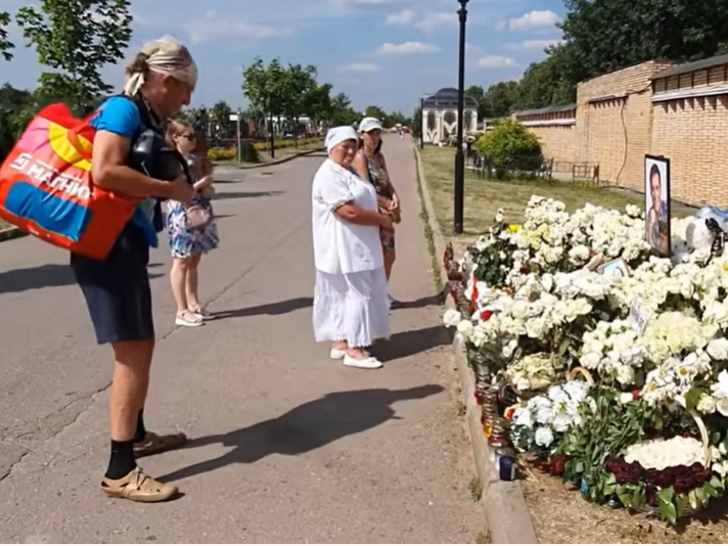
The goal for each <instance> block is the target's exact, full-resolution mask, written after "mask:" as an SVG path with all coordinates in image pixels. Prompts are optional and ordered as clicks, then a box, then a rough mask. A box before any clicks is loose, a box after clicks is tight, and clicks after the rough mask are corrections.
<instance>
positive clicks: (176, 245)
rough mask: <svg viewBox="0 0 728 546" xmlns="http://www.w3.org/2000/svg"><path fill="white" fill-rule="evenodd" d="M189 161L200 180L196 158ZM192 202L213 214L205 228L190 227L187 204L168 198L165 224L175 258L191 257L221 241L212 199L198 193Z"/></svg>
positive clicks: (208, 249) (215, 246)
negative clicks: (188, 225)
mask: <svg viewBox="0 0 728 546" xmlns="http://www.w3.org/2000/svg"><path fill="white" fill-rule="evenodd" d="M188 163H189V164H190V172H191V173H192V176H193V178H194V180H195V181H197V180H199V179H200V178H201V177H200V174H199V169H195V158H194V157H191V158H190V159H189V160H188ZM190 204H191V205H202V206H204V207H205V208H207V209H208V210H209V211H210V214H211V215H212V220H211V221H210V222H208V223H207V225H206V226H205V227H203V228H199V229H188V228H187V214H186V212H185V209H186V207H185V205H184V204H182V203H180V202H179V201H175V200H173V199H170V200H168V201H167V214H166V217H165V225H166V226H167V233H168V234H169V249H170V252H171V254H172V257H173V258H189V257H190V256H193V255H195V254H204V253H207V252H209V251H210V250H212V249H214V248H217V246H218V244H219V242H220V238H219V236H218V233H217V223H216V222H215V216H214V214H213V210H212V202H211V201H210V199H209V198H207V197H203V196H202V195H199V194H197V195H195V197H193V199H192V202H191V203H190Z"/></svg>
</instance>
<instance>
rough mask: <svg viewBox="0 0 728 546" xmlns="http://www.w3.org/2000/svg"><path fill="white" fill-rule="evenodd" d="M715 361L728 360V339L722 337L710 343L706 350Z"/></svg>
mask: <svg viewBox="0 0 728 546" xmlns="http://www.w3.org/2000/svg"><path fill="white" fill-rule="evenodd" d="M706 350H707V351H708V354H709V355H710V356H711V358H713V359H714V360H728V339H726V338H724V337H721V338H718V339H714V340H713V341H711V342H710V343H708V348H707V349H706Z"/></svg>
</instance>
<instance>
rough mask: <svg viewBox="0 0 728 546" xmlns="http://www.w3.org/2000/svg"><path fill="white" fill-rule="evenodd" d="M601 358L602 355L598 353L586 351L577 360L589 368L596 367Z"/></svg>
mask: <svg viewBox="0 0 728 546" xmlns="http://www.w3.org/2000/svg"><path fill="white" fill-rule="evenodd" d="M601 360H602V355H600V354H599V353H587V354H585V355H582V356H581V358H579V362H580V363H581V364H582V365H583V366H584V367H585V368H588V369H590V370H594V369H596V367H597V366H599V363H600V362H601Z"/></svg>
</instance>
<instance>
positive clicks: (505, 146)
mask: <svg viewBox="0 0 728 546" xmlns="http://www.w3.org/2000/svg"><path fill="white" fill-rule="evenodd" d="M475 147H476V148H477V149H478V151H480V153H481V154H483V155H484V156H485V157H486V159H487V160H488V161H489V162H490V164H491V165H492V166H493V167H495V170H496V176H497V177H498V178H504V177H505V176H506V174H507V173H508V171H511V170H521V171H533V170H536V169H538V168H539V166H540V165H541V163H542V161H543V155H542V153H541V144H540V143H539V141H538V138H536V136H535V135H534V134H533V133H531V132H530V131H528V130H527V129H526V128H525V127H524V126H523V125H521V124H520V123H518V122H517V121H515V120H511V119H508V120H505V121H503V122H501V123H499V124H497V125H496V127H495V128H494V129H493V130H492V131H489V132H487V133H486V134H485V135H483V136H481V137H480V138H479V139H478V141H477V142H476V143H475Z"/></svg>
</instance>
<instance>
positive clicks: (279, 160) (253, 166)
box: [220, 147, 325, 171]
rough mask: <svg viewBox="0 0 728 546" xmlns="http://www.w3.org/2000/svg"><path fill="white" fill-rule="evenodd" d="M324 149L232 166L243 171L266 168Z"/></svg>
mask: <svg viewBox="0 0 728 546" xmlns="http://www.w3.org/2000/svg"><path fill="white" fill-rule="evenodd" d="M323 150H325V148H323V147H321V148H314V149H313V150H307V151H305V152H301V153H298V154H293V155H289V156H288V157H284V158H283V159H276V160H275V161H268V162H267V163H258V164H256V165H246V166H244V167H240V166H238V167H232V168H233V169H239V170H241V171H250V170H253V169H264V168H266V167H273V166H275V165H280V164H281V163H287V162H289V161H292V160H294V159H298V158H299V157H304V156H307V155H310V154H313V153H316V152H321V151H323ZM220 166H221V167H222V166H224V165H220Z"/></svg>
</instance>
